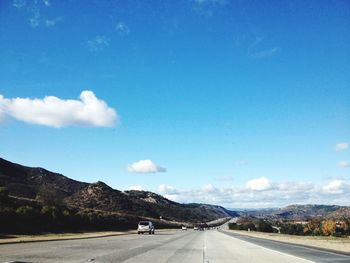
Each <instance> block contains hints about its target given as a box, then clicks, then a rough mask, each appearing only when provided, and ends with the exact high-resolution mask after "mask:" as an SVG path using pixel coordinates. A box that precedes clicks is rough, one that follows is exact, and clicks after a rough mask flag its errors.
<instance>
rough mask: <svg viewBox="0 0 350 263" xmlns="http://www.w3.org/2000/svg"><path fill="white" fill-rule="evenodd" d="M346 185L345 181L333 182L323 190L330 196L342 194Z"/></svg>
mask: <svg viewBox="0 0 350 263" xmlns="http://www.w3.org/2000/svg"><path fill="white" fill-rule="evenodd" d="M345 187H346V184H345V182H344V181H343V180H333V181H330V182H329V183H328V184H327V185H325V186H324V187H323V190H324V191H325V192H326V193H329V194H342V193H343V191H344V188H345Z"/></svg>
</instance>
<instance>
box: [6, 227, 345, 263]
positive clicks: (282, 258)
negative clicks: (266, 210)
mask: <svg viewBox="0 0 350 263" xmlns="http://www.w3.org/2000/svg"><path fill="white" fill-rule="evenodd" d="M266 244H267V245H266ZM0 262H125V263H134V262H145V263H158V262H159V263H163V262H167V263H171V262H176V263H179V262H180V263H192V262H193V263H194V262H201V263H214V262H223V263H225V262H242V263H249V262H252V263H253V262H254V263H260V262H261V263H262V262H264V263H266V262H268V263H281V262H282V263H307V262H322V263H323V262H332V263H336V262H337V263H340V262H342V263H345V262H347V263H349V262H350V256H346V255H341V254H336V253H330V252H325V251H320V250H316V249H309V248H305V247H300V246H293V245H286V244H282V245H281V243H280V242H275V243H272V244H271V243H269V242H268V241H266V240H259V239H257V238H256V239H254V240H252V239H251V240H249V239H245V238H244V237H242V236H231V235H228V234H225V233H222V232H219V231H217V230H206V231H195V230H187V231H181V230H173V231H158V232H156V234H155V235H147V234H146V235H134V234H131V235H123V236H114V237H103V238H92V239H80V240H66V241H49V242H31V243H20V244H7V245H5V244H4V245H0Z"/></svg>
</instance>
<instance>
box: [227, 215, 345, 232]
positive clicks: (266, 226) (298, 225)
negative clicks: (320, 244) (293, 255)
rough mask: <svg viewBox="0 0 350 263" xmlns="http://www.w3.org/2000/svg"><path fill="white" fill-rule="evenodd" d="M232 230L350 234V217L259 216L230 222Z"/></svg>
mask: <svg viewBox="0 0 350 263" xmlns="http://www.w3.org/2000/svg"><path fill="white" fill-rule="evenodd" d="M229 229H231V230H246V231H258V232H266V233H281V234H288V235H299V236H336V237H348V236H350V219H349V218H345V217H344V218H339V219H338V220H335V219H324V218H319V217H315V218H312V219H309V220H305V221H296V220H279V221H273V220H265V219H257V218H240V219H239V220H238V221H237V223H229Z"/></svg>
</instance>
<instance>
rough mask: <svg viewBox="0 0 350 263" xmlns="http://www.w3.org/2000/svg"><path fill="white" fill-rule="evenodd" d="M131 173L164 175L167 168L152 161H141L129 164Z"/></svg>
mask: <svg viewBox="0 0 350 263" xmlns="http://www.w3.org/2000/svg"><path fill="white" fill-rule="evenodd" d="M127 169H128V171H129V172H130V173H164V172H166V168H164V167H161V166H159V165H157V164H155V163H154V162H153V161H151V160H140V161H137V162H134V163H132V164H129V165H128V167H127Z"/></svg>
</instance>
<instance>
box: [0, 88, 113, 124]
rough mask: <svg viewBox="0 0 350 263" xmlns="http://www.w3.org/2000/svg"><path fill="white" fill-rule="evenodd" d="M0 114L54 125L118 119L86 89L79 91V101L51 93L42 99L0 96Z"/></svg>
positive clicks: (25, 120) (110, 122) (108, 121)
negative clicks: (61, 97)
mask: <svg viewBox="0 0 350 263" xmlns="http://www.w3.org/2000/svg"><path fill="white" fill-rule="evenodd" d="M1 112H2V113H1ZM1 115H3V116H4V115H8V116H11V117H13V118H15V119H17V120H21V121H24V122H28V123H32V124H39V125H45V126H50V127H55V128H60V127H65V126H100V127H111V126H113V125H114V124H115V123H116V121H117V113H116V111H115V110H114V109H112V108H110V107H108V105H107V104H106V103H105V102H104V101H103V100H100V99H98V98H97V97H96V96H95V94H94V93H93V92H92V91H87V90H85V91H82V92H81V94H80V99H79V100H62V99H60V98H57V97H54V96H47V97H45V98H43V99H31V98H13V99H6V98H4V97H3V96H2V95H0V117H1Z"/></svg>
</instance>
